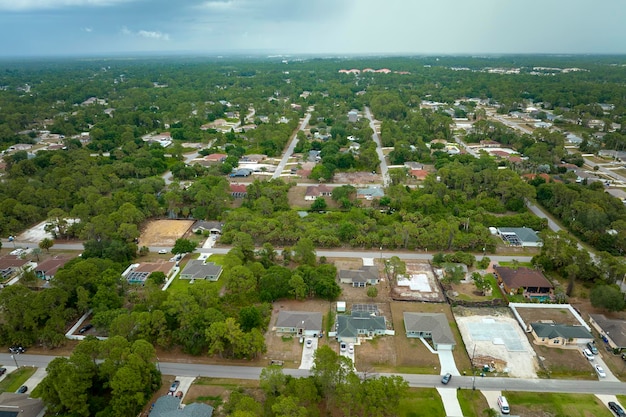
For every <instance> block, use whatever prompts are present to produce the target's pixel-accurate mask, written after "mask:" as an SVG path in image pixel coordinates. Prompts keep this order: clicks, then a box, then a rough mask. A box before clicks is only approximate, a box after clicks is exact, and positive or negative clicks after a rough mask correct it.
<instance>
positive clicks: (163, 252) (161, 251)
mask: <svg viewBox="0 0 626 417" xmlns="http://www.w3.org/2000/svg"><path fill="white" fill-rule="evenodd" d="M159 253H160V254H161V255H164V254H166V253H167V249H161V250H159Z"/></svg>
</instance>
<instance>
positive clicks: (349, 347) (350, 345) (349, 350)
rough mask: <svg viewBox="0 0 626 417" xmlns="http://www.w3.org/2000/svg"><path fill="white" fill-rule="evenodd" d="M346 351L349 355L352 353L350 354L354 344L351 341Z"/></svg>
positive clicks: (352, 351)
mask: <svg viewBox="0 0 626 417" xmlns="http://www.w3.org/2000/svg"><path fill="white" fill-rule="evenodd" d="M348 353H349V354H350V355H352V354H353V353H354V345H353V344H352V343H350V344H349V345H348Z"/></svg>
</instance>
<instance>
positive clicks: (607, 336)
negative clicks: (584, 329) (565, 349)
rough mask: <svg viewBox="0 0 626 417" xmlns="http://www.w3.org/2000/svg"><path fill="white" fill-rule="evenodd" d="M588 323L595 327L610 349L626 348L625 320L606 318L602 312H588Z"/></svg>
mask: <svg viewBox="0 0 626 417" xmlns="http://www.w3.org/2000/svg"><path fill="white" fill-rule="evenodd" d="M589 324H591V325H592V326H593V327H594V329H596V330H597V331H598V332H599V333H600V336H602V340H604V342H605V343H606V344H608V345H609V346H610V347H611V349H619V350H622V351H623V350H626V321H625V320H619V319H610V318H607V317H606V316H605V315H604V314H589Z"/></svg>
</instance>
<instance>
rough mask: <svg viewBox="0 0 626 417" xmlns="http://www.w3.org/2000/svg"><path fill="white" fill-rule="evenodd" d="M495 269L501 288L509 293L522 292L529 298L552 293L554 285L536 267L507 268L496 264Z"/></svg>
mask: <svg viewBox="0 0 626 417" xmlns="http://www.w3.org/2000/svg"><path fill="white" fill-rule="evenodd" d="M493 269H494V271H495V273H496V277H497V280H498V284H499V285H500V288H502V289H503V290H504V291H506V293H507V294H516V293H520V292H521V293H522V294H523V295H524V296H526V297H528V298H534V297H541V296H547V295H550V296H551V295H552V292H553V290H554V286H553V285H552V284H551V283H550V281H548V279H547V278H546V277H545V276H544V275H543V274H542V273H541V271H538V270H536V269H530V268H523V267H520V268H516V269H514V268H507V267H504V266H495V267H494V268H493Z"/></svg>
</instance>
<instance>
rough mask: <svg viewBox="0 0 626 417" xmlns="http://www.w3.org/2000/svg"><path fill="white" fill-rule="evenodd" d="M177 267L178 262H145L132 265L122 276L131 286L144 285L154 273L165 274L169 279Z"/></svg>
mask: <svg viewBox="0 0 626 417" xmlns="http://www.w3.org/2000/svg"><path fill="white" fill-rule="evenodd" d="M175 266H176V262H163V261H162V262H143V263H140V264H133V265H131V266H130V267H129V268H128V269H127V270H126V271H124V274H122V276H124V277H125V278H126V280H127V281H128V283H129V284H142V285H143V284H144V283H145V282H146V279H148V277H149V276H150V274H151V273H153V272H163V273H164V274H165V276H166V277H169V276H170V274H171V273H172V271H174V267H175Z"/></svg>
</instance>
